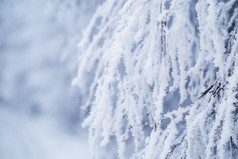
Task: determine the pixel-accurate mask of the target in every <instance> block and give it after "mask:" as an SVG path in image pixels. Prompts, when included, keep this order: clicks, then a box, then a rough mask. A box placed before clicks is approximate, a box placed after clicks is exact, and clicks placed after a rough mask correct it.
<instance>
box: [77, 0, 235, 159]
mask: <svg viewBox="0 0 238 159" xmlns="http://www.w3.org/2000/svg"><path fill="white" fill-rule="evenodd" d="M237 21H238V2H237V1H236V0H230V1H227V0H226V1H222V0H200V1H197V0H194V1H188V0H158V1H155V0H140V1H137V0H120V1H117V0H107V1H105V2H104V3H103V4H102V5H101V6H99V7H98V9H97V11H96V13H95V14H94V16H93V18H92V19H91V22H90V24H89V25H88V27H87V29H86V30H85V32H84V35H83V39H82V40H81V41H80V43H79V44H78V48H79V52H80V57H79V68H78V76H77V77H76V78H75V79H74V81H73V84H75V85H78V86H79V87H80V88H81V95H82V100H83V106H82V108H83V109H86V110H88V112H89V113H88V116H87V118H86V119H85V121H84V122H83V126H84V127H88V128H89V133H90V139H89V142H90V145H91V149H92V150H93V152H94V155H95V158H106V157H108V158H113V157H114V158H115V157H118V158H147V159H154V158H161V159H165V158H174V159H177V158H189V159H191V158H221V159H222V158H237V156H238V121H237V119H238V101H237V99H238V63H237V62H238V42H237V39H238V33H237V29H238V26H237ZM103 147H110V149H111V150H110V152H111V153H110V154H108V155H107V156H105V154H102V151H103ZM116 152H117V153H116Z"/></svg>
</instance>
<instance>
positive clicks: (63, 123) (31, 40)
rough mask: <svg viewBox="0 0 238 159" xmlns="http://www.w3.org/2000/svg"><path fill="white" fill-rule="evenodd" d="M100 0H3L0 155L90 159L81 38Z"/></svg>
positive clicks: (21, 158) (6, 157)
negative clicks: (79, 80) (80, 83)
mask: <svg viewBox="0 0 238 159" xmlns="http://www.w3.org/2000/svg"><path fill="white" fill-rule="evenodd" d="M100 3H102V0H44V1H38V0H21V1H17V0H0V159H43V158H44V159H76V158H77V159H87V158H91V157H90V152H89V150H88V147H87V132H86V130H84V129H82V128H81V127H80V123H81V121H82V120H83V118H84V117H85V112H82V111H81V110H80V102H81V101H80V95H79V91H80V90H78V88H77V87H75V86H71V81H72V79H73V78H74V77H75V76H76V72H77V66H78V60H77V58H78V55H77V52H78V50H77V46H76V45H77V43H78V41H79V40H80V37H81V35H82V31H83V29H84V28H85V27H86V26H87V23H88V22H89V20H90V17H91V16H92V15H93V13H94V12H95V10H96V8H97V6H98V5H99V4H100Z"/></svg>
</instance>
